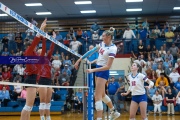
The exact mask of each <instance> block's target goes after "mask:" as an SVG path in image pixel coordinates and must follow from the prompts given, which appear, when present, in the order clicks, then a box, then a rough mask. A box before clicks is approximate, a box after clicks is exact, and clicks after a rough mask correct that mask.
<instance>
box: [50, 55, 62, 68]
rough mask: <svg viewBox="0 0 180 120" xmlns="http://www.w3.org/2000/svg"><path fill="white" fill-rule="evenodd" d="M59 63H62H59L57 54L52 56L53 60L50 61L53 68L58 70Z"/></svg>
mask: <svg viewBox="0 0 180 120" xmlns="http://www.w3.org/2000/svg"><path fill="white" fill-rule="evenodd" d="M61 65H62V63H61V61H60V60H59V57H58V56H55V57H54V60H53V61H52V68H53V69H54V70H56V69H59V70H60V68H61Z"/></svg>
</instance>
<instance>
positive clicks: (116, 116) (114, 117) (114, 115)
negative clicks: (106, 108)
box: [109, 111, 121, 120]
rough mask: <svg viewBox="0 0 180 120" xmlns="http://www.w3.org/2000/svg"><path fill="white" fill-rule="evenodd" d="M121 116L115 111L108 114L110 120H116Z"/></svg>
mask: <svg viewBox="0 0 180 120" xmlns="http://www.w3.org/2000/svg"><path fill="white" fill-rule="evenodd" d="M120 115H121V114H120V113H119V112H117V111H112V112H111V113H110V115H109V116H110V120H115V119H117V118H118V117H119V116H120Z"/></svg>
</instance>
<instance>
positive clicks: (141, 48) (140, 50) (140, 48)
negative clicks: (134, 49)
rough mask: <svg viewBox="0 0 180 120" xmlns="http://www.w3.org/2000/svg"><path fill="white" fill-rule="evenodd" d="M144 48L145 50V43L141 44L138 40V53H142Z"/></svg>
mask: <svg viewBox="0 0 180 120" xmlns="http://www.w3.org/2000/svg"><path fill="white" fill-rule="evenodd" d="M144 50H145V45H143V43H142V40H140V41H139V45H138V55H143V54H144Z"/></svg>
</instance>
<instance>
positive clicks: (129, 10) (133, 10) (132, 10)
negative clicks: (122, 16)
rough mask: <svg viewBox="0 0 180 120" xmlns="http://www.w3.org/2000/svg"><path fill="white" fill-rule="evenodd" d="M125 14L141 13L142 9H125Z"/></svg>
mask: <svg viewBox="0 0 180 120" xmlns="http://www.w3.org/2000/svg"><path fill="white" fill-rule="evenodd" d="M126 11H127V12H138V11H142V8H134V9H126Z"/></svg>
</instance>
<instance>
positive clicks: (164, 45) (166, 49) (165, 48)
mask: <svg viewBox="0 0 180 120" xmlns="http://www.w3.org/2000/svg"><path fill="white" fill-rule="evenodd" d="M163 49H164V50H165V51H166V53H167V51H168V48H167V47H166V44H163Z"/></svg>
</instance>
